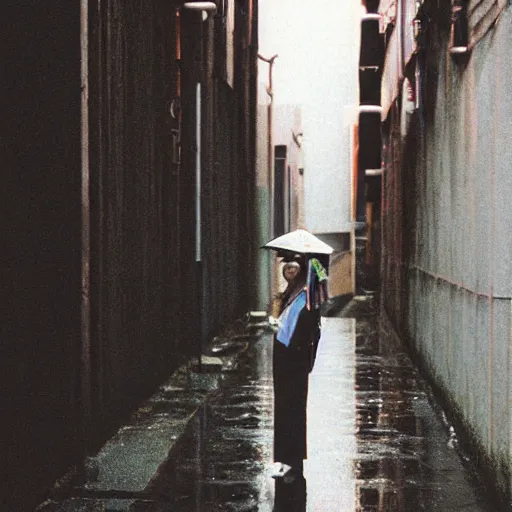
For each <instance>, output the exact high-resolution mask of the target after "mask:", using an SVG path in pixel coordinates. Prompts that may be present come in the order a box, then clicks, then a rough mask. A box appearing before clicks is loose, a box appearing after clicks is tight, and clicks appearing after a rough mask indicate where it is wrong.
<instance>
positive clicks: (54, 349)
mask: <svg viewBox="0 0 512 512" xmlns="http://www.w3.org/2000/svg"><path fill="white" fill-rule="evenodd" d="M0 19H1V20H2V21H1V32H2V37H1V43H0V48H1V51H0V54H1V55H2V62H3V64H4V65H3V66H2V73H1V75H2V78H1V81H2V86H1V98H2V99H1V102H2V103H1V104H2V108H1V110H2V116H1V121H0V123H1V125H0V126H1V132H0V137H1V156H0V161H1V166H2V169H1V173H0V174H1V181H0V183H1V184H0V212H1V214H0V226H1V250H0V261H1V264H0V276H1V285H0V289H1V290H2V298H1V306H0V308H1V315H0V318H1V321H0V344H1V347H2V352H1V355H0V389H1V393H0V400H1V404H0V410H1V411H2V423H3V429H2V440H1V442H2V457H1V458H2V468H3V469H4V470H5V472H6V475H5V476H3V478H0V481H1V486H2V489H1V491H2V500H1V503H2V506H0V508H1V509H2V510H18V508H17V507H18V506H20V504H22V503H23V500H24V498H25V497H26V495H27V489H30V488H31V486H35V487H41V486H43V485H44V484H45V483H47V482H48V481H49V480H50V479H51V477H52V475H55V474H58V473H59V471H62V470H63V468H64V467H65V466H66V464H67V463H68V462H69V460H71V459H72V457H73V456H74V455H76V451H77V450H76V443H71V444H69V441H70V439H73V438H74V437H76V429H77V418H78V414H77V411H78V401H77V397H78V365H79V347H80V274H81V266H80V240H81V206H80V180H81V169H80V130H81V128H80V9H79V5H78V2H61V1H55V0H53V1H47V2H38V1H29V0H22V1H17V2H14V1H10V2H7V3H6V2H3V3H2V6H1V7H0ZM64 446H66V448H65V449H64V448H63V447H64ZM11 498H13V499H14V503H16V505H13V504H12V502H11V501H10V499H11Z"/></svg>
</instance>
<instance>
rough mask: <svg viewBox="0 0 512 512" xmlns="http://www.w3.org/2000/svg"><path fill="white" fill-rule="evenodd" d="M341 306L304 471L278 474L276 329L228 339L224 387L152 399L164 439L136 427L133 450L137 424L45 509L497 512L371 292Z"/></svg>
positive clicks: (321, 364) (320, 379)
mask: <svg viewBox="0 0 512 512" xmlns="http://www.w3.org/2000/svg"><path fill="white" fill-rule="evenodd" d="M333 314H334V316H330V317H324V318H322V324H323V327H322V338H321V341H320V347H319V355H318V359H317V363H316V366H315V369H314V370H313V372H312V374H311V377H310V389H309V401H308V460H307V461H306V463H305V467H304V478H303V479H298V480H296V481H294V482H293V483H290V484H285V483H284V482H281V481H274V480H272V479H271V478H270V477H269V466H270V464H271V462H272V428H273V421H272V407H273V399H272V372H271V368H272V364H271V350H272V348H271V347H272V344H271V336H272V335H271V333H270V332H269V331H268V330H264V331H260V332H257V333H252V334H251V335H249V336H247V337H246V338H242V339H243V342H240V343H237V344H236V346H233V345H231V346H230V345H229V344H226V347H225V348H226V351H228V350H229V349H230V348H231V349H235V351H236V357H233V356H232V357H231V358H229V357H227V359H224V363H225V364H224V368H223V371H222V378H221V379H220V380H219V381H218V382H219V385H218V388H216V389H215V390H213V391H209V392H208V393H202V392H198V391H194V392H190V393H189V396H188V398H185V396H181V395H180V393H185V391H184V388H185V387H186V386H184V387H181V386H180V385H176V386H174V387H173V386H167V388H165V389H164V390H163V391H162V394H165V393H167V395H166V396H167V398H166V400H167V401H164V402H161V401H160V402H159V401H157V403H159V404H160V405H159V406H158V407H148V408H147V411H152V412H147V415H148V417H147V418H145V419H144V421H145V423H144V421H143V425H144V426H145V427H144V428H145V429H146V430H147V431H152V434H151V436H154V437H151V436H149V437H148V434H147V432H146V430H143V432H145V433H144V434H141V433H140V432H139V431H138V432H139V434H137V435H138V436H143V437H144V439H142V440H141V439H140V438H139V437H137V435H135V434H134V435H133V437H134V439H135V441H134V443H135V444H134V446H136V447H137V450H138V452H137V453H135V454H134V453H133V452H134V448H131V449H130V448H126V447H127V446H128V447H129V445H130V436H128V435H127V431H129V429H128V430H125V431H124V433H123V436H124V437H123V436H121V438H118V439H117V440H116V441H115V442H113V443H112V446H113V447H111V448H110V449H109V450H105V453H104V454H103V455H101V454H100V455H98V457H97V458H96V460H95V462H96V466H94V464H93V466H94V467H93V469H92V470H90V471H89V473H90V474H89V476H88V479H87V480H86V481H84V482H81V483H78V484H77V483H76V482H75V484H73V485H72V486H71V487H69V486H68V487H67V488H66V487H63V488H62V489H60V491H59V492H57V493H56V494H54V496H53V497H52V498H51V499H49V500H48V501H47V502H46V503H44V504H42V505H41V506H40V507H39V511H44V512H54V511H55V512H56V511H114V510H118V511H121V510H122V511H131V512H163V511H169V512H178V511H183V512H185V511H195V512H216V511H239V512H242V511H244V512H248V511H261V512H266V511H269V512H270V511H276V512H277V511H290V512H293V511H308V512H310V511H311V512H317V511H318V512H323V511H325V512H352V511H368V512H370V511H379V512H387V511H389V512H411V511H420V510H425V511H436V512H437V511H438V512H451V511H470V512H476V511H489V512H491V511H492V512H495V511H496V510H498V509H497V508H496V506H495V505H493V504H491V503H490V502H489V498H488V497H486V494H485V489H484V488H483V487H482V486H481V484H480V483H479V481H478V479H477V478H476V476H475V475H474V474H473V472H472V471H471V469H470V467H469V464H468V463H467V462H465V461H464V459H463V457H461V454H460V453H459V451H458V449H457V448H458V447H457V439H456V435H455V432H453V429H452V430H450V428H449V426H448V425H447V424H446V421H445V420H444V416H443V415H442V412H441V411H440V410H439V408H438V406H437V405H436V404H435V402H433V401H432V397H431V393H430V391H429V389H428V386H427V385H426V383H425V382H424V381H423V379H422V378H421V376H420V375H419V373H418V371H417V370H416V369H415V367H414V366H413V364H412V363H411V360H410V359H409V357H408V356H407V354H406V353H405V351H404V350H403V349H402V348H401V347H400V346H399V345H397V344H396V343H395V342H393V341H392V339H391V338H389V339H388V337H386V336H383V335H382V333H379V331H378V326H377V315H376V311H375V309H374V306H373V300H372V299H369V298H358V297H356V298H355V299H354V300H352V301H351V302H350V303H349V304H348V305H347V306H346V307H345V308H344V309H343V310H342V312H341V313H337V314H335V313H333ZM221 352H222V350H220V348H219V351H218V353H219V354H220V353H221ZM226 353H227V352H226ZM226 361H228V363H227V364H226ZM211 378H213V379H215V377H214V376H213V375H212V376H211ZM173 393H174V394H173ZM171 395H172V398H170V396H171ZM180 396H181V398H179V397H180ZM176 397H178V398H179V400H178V401H177V398H176ZM169 400H170V401H169ZM162 403H165V404H167V406H162V405H161V404H162ZM172 404H174V405H172ZM179 404H181V405H180V407H181V408H182V409H183V408H184V409H185V413H186V414H185V415H184V416H183V417H184V418H188V421H182V422H181V423H180V425H181V427H182V430H181V431H180V433H179V434H176V432H177V431H176V430H175V431H174V433H171V432H170V431H169V430H166V429H167V428H168V425H169V423H170V421H171V418H170V416H169V414H170V413H169V410H170V409H172V407H177V406H178V405H179ZM187 407H191V409H190V410H187ZM192 409H193V410H194V411H195V412H194V413H193V414H192V413H191V411H192ZM166 410H167V413H166V412H165V411H166ZM176 424H177V423H176ZM139 427H140V425H139ZM165 436H167V438H169V437H174V438H175V439H176V443H175V444H174V445H173V446H172V448H171V449H170V455H169V456H168V457H167V458H166V457H165V456H163V455H162V454H165V452H166V450H168V447H167V445H166V444H165V443H163V446H162V448H161V450H160V451H156V450H155V446H154V445H155V444H158V443H160V442H161V440H162V438H163V437H165ZM120 439H121V440H120ZM148 439H149V440H148ZM144 443H147V444H146V445H144ZM120 445H122V446H123V447H124V448H125V449H127V452H128V453H127V454H126V453H125V454H124V455H122V454H121V452H122V450H121V449H120V448H119V446H120ZM144 446H146V448H144ZM148 453H151V455H148ZM116 454H118V455H116ZM121 459H122V460H121ZM107 461H109V462H107ZM93 462H94V461H93ZM102 465H103V466H102ZM105 468H107V469H105ZM102 472H103V473H102ZM142 474H146V476H144V477H142V476H141V475H142Z"/></svg>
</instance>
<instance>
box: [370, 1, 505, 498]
mask: <svg viewBox="0 0 512 512" xmlns="http://www.w3.org/2000/svg"><path fill="white" fill-rule="evenodd" d="M384 3H385V4H386V5H383V4H384ZM384 3H383V2H381V6H380V11H381V14H382V16H383V18H385V17H386V16H387V23H388V26H389V30H386V31H385V32H386V34H389V39H388V44H387V50H386V60H385V68H384V73H383V79H382V100H383V103H382V106H383V114H382V133H383V196H382V202H383V206H382V240H383V241H382V261H381V271H382V307H383V310H384V311H385V313H386V315H387V316H388V318H389V319H390V320H391V322H392V323H393V324H394V327H395V328H396V330H397V331H398V333H399V334H400V335H401V336H402V337H403V338H404V339H406V340H408V341H409V343H410V345H411V347H412V349H413V350H414V352H415V353H416V354H417V356H418V360H419V361H420V362H421V364H422V365H423V367H424V369H425V371H426V372H427V374H428V375H430V377H431V382H432V383H433V384H434V385H435V387H436V388H437V390H438V391H439V392H440V394H441V396H443V397H444V400H445V404H446V408H447V410H448V411H449V413H450V419H451V420H452V421H453V422H454V424H455V425H456V427H457V431H458V432H459V434H460V440H461V442H465V443H467V444H466V447H467V448H468V450H469V453H471V454H472V455H473V459H474V461H475V462H477V463H478V465H479V466H480V469H481V470H482V471H483V472H484V474H486V475H487V476H488V477H489V481H490V482H491V484H492V485H494V486H495V487H496V488H497V489H498V491H499V494H500V496H501V497H502V498H503V501H504V502H505V503H508V504H509V503H510V496H511V485H512V480H511V469H512V437H511V432H512V412H511V409H510V397H511V393H512V371H511V370H512V337H511V326H512V308H511V304H512V302H511V301H512V288H511V280H510V273H511V264H512V259H511V244H510V236H509V234H508V233H509V231H510V230H509V228H508V227H507V223H508V210H509V206H508V203H509V201H507V197H509V196H510V193H511V192H512V188H511V187H512V182H511V180H510V172H509V167H510V166H509V161H510V158H511V157H512V154H511V146H510V143H509V142H507V141H510V140H511V136H512V133H511V132H512V124H511V121H510V120H511V119H512V118H511V115H512V110H511V108H512V102H510V100H509V98H508V92H507V90H506V84H508V83H510V81H511V78H512V65H511V61H510V58H509V54H510V51H511V50H512V33H511V31H510V26H511V22H512V9H511V6H510V4H509V3H508V2H504V1H482V2H476V1H475V2H473V1H468V2H453V3H452V4H449V3H446V4H441V3H439V2H434V1H429V0H425V1H424V2H420V3H417V2H384ZM409 4H410V5H409ZM410 21H412V24H411V23H410ZM411 27H414V28H415V31H413V33H411V32H410V30H411ZM408 32H409V33H408Z"/></svg>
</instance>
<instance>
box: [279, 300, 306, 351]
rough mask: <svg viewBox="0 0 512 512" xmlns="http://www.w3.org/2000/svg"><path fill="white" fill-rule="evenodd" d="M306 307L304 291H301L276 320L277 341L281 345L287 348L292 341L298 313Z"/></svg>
mask: <svg viewBox="0 0 512 512" xmlns="http://www.w3.org/2000/svg"><path fill="white" fill-rule="evenodd" d="M305 305H306V290H302V291H301V292H300V293H299V294H298V295H297V296H296V297H295V298H294V299H293V301H292V302H291V304H289V305H288V306H287V307H286V308H285V309H284V311H283V312H282V313H281V316H280V317H279V318H278V322H279V330H278V331H277V335H276V338H277V341H279V342H281V343H282V344H283V345H285V346H288V345H289V344H290V341H291V339H292V336H293V333H294V331H295V327H297V321H298V320H299V315H300V312H301V311H302V310H303V308H304V306H305Z"/></svg>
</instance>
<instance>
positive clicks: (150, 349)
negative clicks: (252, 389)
mask: <svg viewBox="0 0 512 512" xmlns="http://www.w3.org/2000/svg"><path fill="white" fill-rule="evenodd" d="M182 4H183V2H177V1H176V2H173V1H167V0H153V1H151V2H147V1H143V0H101V1H89V0H82V2H71V3H70V4H69V5H67V4H65V3H64V4H63V3H62V2H55V1H50V2H44V3H40V2H36V1H34V0H26V1H23V2H14V1H12V2H6V3H4V4H3V5H2V7H1V8H0V10H1V16H0V20H1V21H2V22H3V24H2V29H3V30H2V34H3V37H2V41H1V50H2V51H1V53H2V56H3V58H4V59H5V63H6V69H8V72H6V73H4V74H3V75H2V82H3V83H2V85H4V87H3V88H2V96H1V97H2V108H3V110H2V112H3V116H2V121H1V126H2V134H1V135H2V144H1V145H0V146H1V149H2V166H3V167H2V172H1V173H0V175H1V186H0V199H1V200H0V203H1V207H0V209H1V210H2V213H1V216H0V226H1V229H2V237H1V238H2V249H1V251H0V272H1V276H0V277H1V286H0V289H1V290H2V292H3V294H2V306H1V308H2V309H1V312H2V316H1V320H2V322H1V323H0V347H1V349H2V350H1V354H0V410H1V411H2V414H3V417H4V425H3V428H2V442H1V444H0V448H1V452H0V455H1V460H2V469H3V470H4V471H5V473H6V474H2V477H1V478H0V503H1V505H0V509H2V510H30V509H31V505H32V506H33V505H34V504H35V503H37V502H38V501H39V500H40V499H41V498H42V497H43V495H44V493H45V492H46V491H47V490H48V488H49V487H50V486H51V484H52V483H53V482H54V481H55V479H56V478H58V477H60V476H62V475H63V474H64V473H65V472H67V471H68V470H70V469H71V468H72V467H73V466H75V465H78V466H79V465H80V464H81V462H82V461H83V458H84V456H85V455H86V454H87V453H91V452H92V451H94V450H95V448H96V447H98V446H99V445H100V444H101V443H102V442H103V441H104V440H105V439H106V438H107V437H108V435H109V434H110V433H111V432H112V431H114V430H115V429H117V428H118V426H119V424H120V422H122V421H123V420H124V419H125V418H126V416H127V415H128V414H129V413H130V412H131V411H133V410H134V409H135V408H136V407H137V406H138V404H139V403H140V402H141V400H142V399H143V398H145V397H146V396H148V395H149V394H151V393H152V392H153V391H154V390H155V389H156V388H157V387H158V386H159V385H160V384H161V383H162V382H164V381H165V379H167V377H168V376H169V375H170V374H171V373H172V372H173V370H174V369H176V368H177V367H178V366H180V364H182V363H183V362H184V361H185V360H188V359H189V358H190V357H191V356H195V355H197V353H198V350H199V349H200V348H201V346H200V342H205V341H206V337H207V336H209V335H211V334H212V333H213V332H214V331H215V330H216V329H219V327H220V326H221V324H222V323H223V322H226V321H232V320H234V319H235V318H236V317H239V316H240V315H241V314H242V313H244V312H245V311H247V309H249V307H250V306H251V300H252V290H253V288H254V287H253V286H252V284H253V282H254V278H253V274H252V270H253V266H252V259H251V258H252V255H253V254H254V252H255V250H254V247H253V244H254V242H253V239H254V237H253V233H254V228H253V222H254V216H253V203H254V201H253V197H254V183H255V177H254V161H255V130H256V125H255V118H256V116H255V108H256V96H255V95H256V51H257V1H256V0H246V1H245V2H230V5H231V6H232V7H233V9H235V7H236V12H233V13H232V15H233V16H232V17H233V19H234V20H235V27H234V28H235V32H234V33H233V37H232V41H233V48H232V50H233V51H227V50H226V37H225V36H226V34H225V27H226V25H225V23H224V22H225V19H223V13H222V12H219V13H218V15H217V16H215V17H211V18H210V19H209V20H208V21H206V22H205V23H204V24H203V23H201V22H198V20H199V19H200V17H198V16H197V13H196V17H195V18H193V16H194V14H193V13H190V12H189V13H187V14H185V13H184V12H181V13H178V11H177V9H178V8H179V7H180V6H181V5H182ZM219 11H220V9H219ZM178 26H181V31H180V30H179V29H178ZM231 28H233V27H231ZM180 48H181V51H179V49H180ZM207 54H208V55H210V56H212V58H213V59H214V61H215V62H214V61H213V60H208V58H207ZM228 54H229V55H231V56H232V59H233V63H232V64H233V66H231V68H232V70H233V71H234V74H233V76H232V78H233V86H232V87H231V86H230V85H229V84H227V83H226V78H227V77H226V75H227V74H228V69H226V68H227V66H226V55H228ZM206 63H208V64H213V65H212V66H210V67H208V69H207V68H206ZM197 81H201V82H202V86H203V87H202V93H203V97H202V100H203V101H202V106H203V109H202V125H201V134H202V140H203V142H204V147H203V150H204V151H203V154H202V157H203V161H202V164H203V171H204V172H203V174H202V190H203V195H202V207H203V212H202V213H203V216H202V227H203V233H204V240H203V242H204V244H205V247H206V249H205V250H204V253H203V255H204V266H203V275H202V276H200V275H199V273H198V272H197V270H198V268H197V266H196V262H195V249H196V246H195V231H196V230H195V228H196V212H195V208H194V206H195V191H196V179H195V178H196V174H195V164H196V160H195V149H196V108H195V105H196V103H195V102H196V98H195V91H196V87H195V86H196V82H197ZM199 278H202V280H201V281H200V280H199ZM198 292H201V293H202V297H199V294H198ZM200 300H202V304H201V303H200ZM201 306H203V307H201ZM200 325H201V326H202V327H203V332H202V333H201V332H200V331H199V326H200ZM201 334H203V336H201ZM202 348H204V346H203V347H202Z"/></svg>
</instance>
